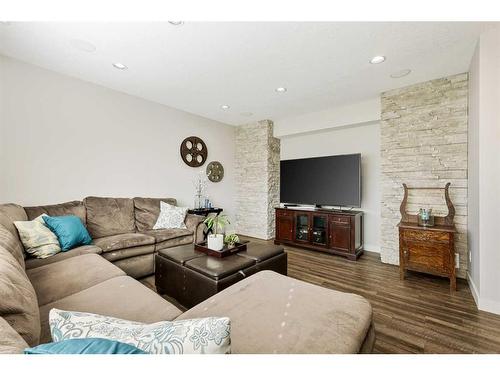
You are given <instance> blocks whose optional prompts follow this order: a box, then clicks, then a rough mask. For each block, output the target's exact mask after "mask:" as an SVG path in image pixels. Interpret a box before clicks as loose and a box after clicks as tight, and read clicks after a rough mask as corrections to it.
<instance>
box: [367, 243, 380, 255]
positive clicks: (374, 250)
mask: <svg viewBox="0 0 500 375" xmlns="http://www.w3.org/2000/svg"><path fill="white" fill-rule="evenodd" d="M363 250H364V251H369V252H372V253H380V246H377V245H370V244H364V245H363Z"/></svg>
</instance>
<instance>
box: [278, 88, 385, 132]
mask: <svg viewBox="0 0 500 375" xmlns="http://www.w3.org/2000/svg"><path fill="white" fill-rule="evenodd" d="M379 120H380V98H379V97H378V96H377V97H376V98H371V99H368V100H364V101H362V102H356V103H351V104H346V105H343V106H339V107H334V108H328V109H325V110H323V111H318V112H311V113H306V114H304V115H300V116H293V117H287V118H281V119H277V120H274V136H275V137H278V138H279V137H282V136H285V135H292V134H301V133H305V132H312V131H318V130H328V129H332V128H336V127H342V126H349V125H354V124H365V123H369V122H372V121H379Z"/></svg>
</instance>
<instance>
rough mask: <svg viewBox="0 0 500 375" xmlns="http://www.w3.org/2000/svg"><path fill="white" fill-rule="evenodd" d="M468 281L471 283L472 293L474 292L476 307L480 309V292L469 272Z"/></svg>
mask: <svg viewBox="0 0 500 375" xmlns="http://www.w3.org/2000/svg"><path fill="white" fill-rule="evenodd" d="M467 281H468V282H469V287H470V291H471V292H472V298H474V301H475V302H476V306H477V307H478V308H479V291H478V290H477V287H476V284H475V283H474V280H472V277H471V276H470V273H469V272H467Z"/></svg>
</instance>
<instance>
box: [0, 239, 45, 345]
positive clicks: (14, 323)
mask: <svg viewBox="0 0 500 375" xmlns="http://www.w3.org/2000/svg"><path fill="white" fill-rule="evenodd" d="M0 317H2V318H3V319H5V320H6V321H7V322H8V323H9V324H10V326H11V327H12V328H14V330H15V331H17V333H19V335H21V337H22V338H23V339H24V340H25V341H26V342H27V343H28V344H29V345H38V340H39V339H40V317H39V310H38V301H37V296H36V294H35V291H34V289H33V286H32V285H31V283H30V281H29V280H28V277H27V276H26V273H25V272H24V269H23V268H22V266H21V265H20V264H19V262H18V261H17V260H16V259H15V258H14V257H13V256H12V254H11V253H10V252H8V251H7V250H6V249H4V248H3V247H0Z"/></svg>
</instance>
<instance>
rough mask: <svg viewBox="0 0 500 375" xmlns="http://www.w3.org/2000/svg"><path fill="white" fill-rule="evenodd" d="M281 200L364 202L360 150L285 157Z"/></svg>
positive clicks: (326, 203)
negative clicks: (313, 156) (302, 156)
mask: <svg viewBox="0 0 500 375" xmlns="http://www.w3.org/2000/svg"><path fill="white" fill-rule="evenodd" d="M280 168H281V172H280V179H281V180H280V194H281V197H280V200H281V202H282V203H293V204H315V205H324V206H347V207H360V206H361V154H351V155H337V156H325V157H318V158H307V159H293V160H282V161H281V164H280Z"/></svg>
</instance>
